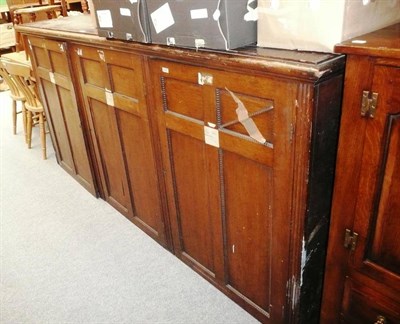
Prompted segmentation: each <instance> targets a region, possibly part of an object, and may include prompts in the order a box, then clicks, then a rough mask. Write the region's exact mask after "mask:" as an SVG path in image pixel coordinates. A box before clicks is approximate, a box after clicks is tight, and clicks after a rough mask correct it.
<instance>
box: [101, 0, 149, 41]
mask: <svg viewBox="0 0 400 324" xmlns="http://www.w3.org/2000/svg"><path fill="white" fill-rule="evenodd" d="M93 6H94V12H95V16H96V22H97V27H98V32H99V36H104V37H107V38H111V39H112V38H115V39H122V40H128V41H138V42H143V43H150V42H151V38H150V30H149V23H148V14H147V5H146V1H145V0H93Z"/></svg>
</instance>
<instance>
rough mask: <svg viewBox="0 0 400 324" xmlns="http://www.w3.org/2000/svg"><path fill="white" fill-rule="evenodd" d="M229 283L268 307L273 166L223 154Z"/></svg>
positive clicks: (271, 258)
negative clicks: (269, 166) (271, 167)
mask: <svg viewBox="0 0 400 324" xmlns="http://www.w3.org/2000/svg"><path fill="white" fill-rule="evenodd" d="M223 166H224V189H225V195H224V196H225V206H226V207H225V223H226V247H225V249H226V257H227V260H226V263H227V265H226V267H227V284H228V285H229V286H231V287H232V288H234V289H235V290H236V291H238V292H239V293H240V294H242V295H244V296H246V297H247V298H249V299H250V300H251V301H252V302H254V303H255V304H256V305H258V306H259V307H261V308H262V309H264V310H265V311H268V309H269V305H270V302H271V301H270V297H271V295H270V294H271V291H270V288H271V286H270V284H271V283H270V282H269V280H270V278H271V271H270V267H271V262H273V256H272V255H271V241H270V240H271V235H272V232H271V231H272V224H271V218H272V215H273V201H272V197H273V189H272V188H273V179H272V169H270V168H268V167H266V166H264V165H262V164H260V163H256V162H254V161H251V160H249V159H246V158H243V157H241V156H239V155H236V154H233V153H229V152H226V153H224V154H223Z"/></svg>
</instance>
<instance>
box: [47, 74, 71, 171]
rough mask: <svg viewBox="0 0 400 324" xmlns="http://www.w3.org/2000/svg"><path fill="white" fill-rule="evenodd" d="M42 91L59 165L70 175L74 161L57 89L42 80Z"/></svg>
mask: <svg viewBox="0 0 400 324" xmlns="http://www.w3.org/2000/svg"><path fill="white" fill-rule="evenodd" d="M42 86H43V91H44V93H45V98H46V99H45V100H46V102H47V106H48V107H49V108H50V110H49V114H50V120H51V123H52V124H53V129H54V133H55V141H56V145H57V151H58V154H59V159H60V163H61V164H62V166H63V167H64V168H65V169H66V170H67V171H68V172H70V173H74V161H73V157H72V152H71V148H70V142H69V138H68V133H67V129H66V125H65V121H64V115H63V111H62V107H61V106H60V102H59V100H58V92H57V88H56V87H55V86H54V84H53V83H51V82H48V81H47V80H44V79H42Z"/></svg>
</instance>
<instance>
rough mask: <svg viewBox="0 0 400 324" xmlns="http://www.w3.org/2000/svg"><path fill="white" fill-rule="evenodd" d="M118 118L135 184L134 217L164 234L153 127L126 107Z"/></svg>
mask: <svg viewBox="0 0 400 324" xmlns="http://www.w3.org/2000/svg"><path fill="white" fill-rule="evenodd" d="M117 119H118V128H119V130H120V137H121V142H122V146H123V148H124V154H125V159H126V162H127V163H126V166H127V171H128V177H129V182H130V184H131V190H132V204H133V208H134V217H136V218H138V219H139V220H140V221H141V222H142V223H143V224H145V226H147V227H149V228H150V229H151V230H152V231H153V232H154V234H155V235H156V236H158V235H164V234H163V224H162V210H161V205H160V199H161V198H160V194H159V188H158V182H157V174H156V173H155V172H154V169H155V168H156V166H155V161H154V158H153V148H152V146H151V139H150V132H149V129H148V127H147V125H146V124H145V123H143V120H142V119H141V118H139V117H137V116H135V115H133V114H130V113H126V112H124V111H119V112H118V113H117Z"/></svg>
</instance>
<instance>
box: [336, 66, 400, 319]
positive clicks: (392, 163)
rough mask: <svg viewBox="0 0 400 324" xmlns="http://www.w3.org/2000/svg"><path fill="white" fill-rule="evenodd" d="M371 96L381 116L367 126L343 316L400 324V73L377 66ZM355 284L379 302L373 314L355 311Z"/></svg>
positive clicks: (377, 112)
mask: <svg viewBox="0 0 400 324" xmlns="http://www.w3.org/2000/svg"><path fill="white" fill-rule="evenodd" d="M371 92H373V93H377V94H378V101H377V110H376V113H375V116H374V118H368V120H367V121H366V128H365V138H364V143H363V146H364V148H363V154H362V158H361V169H360V178H359V184H358V194H357V204H356V207H355V210H354V227H353V231H354V232H355V233H357V234H358V240H357V246H356V249H355V251H354V255H353V258H352V260H351V261H350V263H349V274H350V275H349V278H348V279H347V281H346V283H345V295H346V296H347V297H348V298H346V299H345V300H344V303H343V307H344V309H343V313H344V317H345V318H349V319H351V320H352V323H354V322H355V320H356V319H357V321H358V322H360V323H361V322H363V320H370V321H373V320H376V318H377V316H383V317H386V318H387V323H395V322H398V321H400V238H399V233H400V68H394V67H390V66H385V65H376V66H375V68H374V79H373V83H372V89H371ZM360 118H361V117H360ZM351 280H353V281H356V282H357V283H363V284H364V286H365V287H368V288H369V289H370V290H371V292H370V293H365V292H363V295H366V298H369V299H375V300H376V303H375V305H374V306H375V308H373V309H374V311H370V312H364V311H362V310H361V309H359V313H357V312H356V311H354V309H353V307H352V306H355V305H356V304H357V303H354V301H353V299H352V298H353V296H355V294H352V293H350V291H352V290H354V289H352V287H354V286H355V284H352V283H351V282H350V281H351ZM365 289H366V288H365ZM357 291H359V290H357ZM385 298H386V299H388V301H387V302H385V301H384V300H385ZM379 305H381V309H380V307H379Z"/></svg>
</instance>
